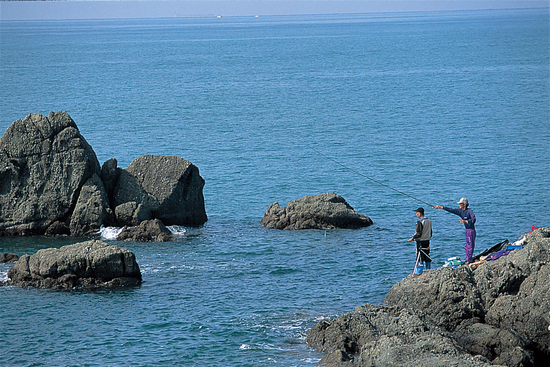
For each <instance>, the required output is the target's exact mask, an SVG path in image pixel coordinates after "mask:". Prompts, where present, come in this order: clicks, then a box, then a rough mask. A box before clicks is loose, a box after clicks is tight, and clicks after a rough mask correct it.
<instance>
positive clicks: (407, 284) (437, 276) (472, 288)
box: [385, 266, 485, 331]
mask: <svg viewBox="0 0 550 367" xmlns="http://www.w3.org/2000/svg"><path fill="white" fill-rule="evenodd" d="M385 302H386V303H387V304H388V305H389V306H395V307H402V308H412V309H415V310H418V311H422V312H425V313H427V314H428V315H430V318H431V319H432V321H433V322H434V323H435V324H436V325H438V326H440V327H443V328H445V329H447V330H449V331H454V330H455V329H456V328H457V326H459V325H460V324H461V323H463V322H467V323H477V322H481V321H482V320H483V318H484V316H485V310H484V308H483V301H482V298H481V293H480V292H479V290H478V289H477V286H476V283H475V280H474V276H473V274H472V271H471V270H470V269H469V268H468V267H467V266H461V267H459V268H457V269H452V268H450V267H448V268H442V269H440V270H439V271H426V272H424V273H423V274H422V275H421V276H418V277H407V278H405V279H403V280H402V281H401V282H399V283H397V284H395V285H394V286H393V287H392V288H391V289H390V290H389V291H388V293H387V295H386V298H385Z"/></svg>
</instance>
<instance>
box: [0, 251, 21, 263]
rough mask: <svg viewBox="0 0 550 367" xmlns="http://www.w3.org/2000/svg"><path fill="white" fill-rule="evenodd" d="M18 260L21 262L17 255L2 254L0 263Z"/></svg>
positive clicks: (0, 254)
mask: <svg viewBox="0 0 550 367" xmlns="http://www.w3.org/2000/svg"><path fill="white" fill-rule="evenodd" d="M17 260H19V256H17V255H16V254H8V253H6V252H2V253H0V263H11V262H14V261H17Z"/></svg>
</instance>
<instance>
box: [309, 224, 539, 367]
mask: <svg viewBox="0 0 550 367" xmlns="http://www.w3.org/2000/svg"><path fill="white" fill-rule="evenodd" d="M525 236H526V238H527V242H526V244H525V245H524V248H523V249H521V250H515V251H512V252H511V253H510V254H509V255H507V256H504V257H501V258H499V259H498V260H496V261H489V262H485V263H483V264H481V265H480V266H479V267H478V268H476V269H475V271H472V270H470V268H469V267H467V266H461V267H459V268H457V269H455V270H453V269H451V268H442V269H437V270H431V271H426V272H424V273H423V274H422V275H420V276H416V275H414V276H409V277H407V278H405V279H404V280H402V281H401V282H400V283H398V284H396V285H394V286H393V287H392V289H390V291H389V292H388V294H387V296H386V299H385V301H386V302H387V304H388V306H372V305H368V304H367V305H364V306H358V307H357V308H356V310H355V311H354V312H351V313H349V314H346V315H343V316H341V317H339V318H337V319H334V320H330V321H320V322H319V323H317V324H316V325H315V326H314V327H313V328H312V329H311V330H310V332H309V333H308V336H307V339H306V342H307V343H308V344H309V345H310V346H311V347H313V348H316V349H318V350H320V351H323V352H326V353H335V352H337V351H342V355H344V354H345V355H348V356H352V355H353V356H354V358H353V360H352V361H346V360H344V359H342V360H341V361H339V360H338V357H335V358H331V359H328V360H329V361H330V364H327V365H330V366H333V367H340V366H341V367H343V366H355V367H366V366H369V367H373V366H409V365H414V366H449V365H453V366H487V365H505V366H510V367H529V366H543V365H545V363H547V361H548V360H550V352H549V349H550V332H549V331H550V287H548V281H549V279H550V228H541V229H538V230H535V231H533V233H530V234H527V235H525ZM522 237H523V236H522ZM388 320H389V321H388ZM388 325H391V327H389V326H388ZM399 328H401V329H399ZM437 335H439V337H438V336H437ZM466 352H467V353H470V354H471V355H467V354H465V353H466ZM472 356H473V357H472ZM327 358H328V357H327Z"/></svg>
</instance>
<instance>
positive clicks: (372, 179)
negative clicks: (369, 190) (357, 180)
mask: <svg viewBox="0 0 550 367" xmlns="http://www.w3.org/2000/svg"><path fill="white" fill-rule="evenodd" d="M308 147H309V148H310V149H311V150H313V151H315V152H316V153H317V154H319V155H321V156H323V157H325V158H326V159H328V160H330V161H332V162H334V163H336V164H337V165H339V166H342V167H344V168H345V169H347V170H349V171H351V172H353V173H356V174H358V175H360V176H363V177H365V178H366V179H368V180H371V181H372V182H375V183H377V184H379V185H381V186H384V187H386V188H388V189H390V190H393V191H395V192H398V193H400V194H401V195H405V196H408V197H410V198H411V199H414V200H416V201H419V202H421V203H424V204H426V205H428V206H431V207H432V208H435V206H434V205H432V204H429V203H427V202H425V201H423V200H420V199H418V198H415V197H414V196H411V195H409V194H405V193H404V192H402V191H399V190H397V189H394V188H393V187H390V186H388V185H386V184H383V183H382V182H380V181H377V180H375V179H374V178H371V177H368V176H367V175H364V174H362V173H361V172H358V171H356V170H354V169H352V168H350V167H348V166H346V165H344V164H342V163H340V162H338V161H337V160H335V159H332V158H331V157H329V156H327V155H326V154H323V153H322V152H320V151H319V150H317V149H315V148H313V147H312V146H310V145H308Z"/></svg>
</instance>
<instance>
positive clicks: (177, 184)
mask: <svg viewBox="0 0 550 367" xmlns="http://www.w3.org/2000/svg"><path fill="white" fill-rule="evenodd" d="M203 187H204V180H203V178H202V177H201V176H200V175H199V170H198V168H197V167H196V166H195V165H193V164H192V163H191V162H189V161H186V160H184V159H183V158H179V157H174V156H171V157H167V156H152V155H145V156H142V157H140V158H137V159H135V160H134V161H133V162H132V163H131V164H130V166H129V167H128V168H126V169H125V170H123V169H120V168H118V167H117V161H116V159H114V158H111V159H109V160H108V161H106V162H105V163H104V164H103V167H101V168H100V166H99V162H98V161H97V157H96V155H95V153H94V151H93V150H92V148H91V147H90V145H89V144H88V143H87V142H86V140H85V139H84V138H83V137H82V135H81V134H80V132H79V131H78V128H77V126H76V124H75V122H74V121H73V120H72V119H71V117H70V116H69V115H68V114H67V113H66V112H56V113H54V112H50V114H49V115H48V117H46V116H43V115H41V114H38V113H31V114H29V115H28V116H27V117H26V118H25V119H21V120H17V121H15V122H14V123H13V124H12V125H11V126H10V127H8V129H7V130H6V133H5V134H4V136H3V137H2V140H1V141H0V236H1V235H22V236H27V235H41V234H46V235H50V236H54V235H66V234H69V235H72V236H82V235H88V234H91V233H95V232H97V231H98V230H99V229H100V228H101V226H102V225H104V226H112V225H117V224H118V225H120V226H125V225H128V226H135V225H138V224H139V223H141V222H142V221H144V220H149V219H153V218H156V219H160V220H161V221H163V222H164V223H165V224H166V225H173V224H177V225H192V226H196V225H201V224H204V223H205V222H206V220H207V217H206V212H205V208H204V198H203V194H202V189H203Z"/></svg>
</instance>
